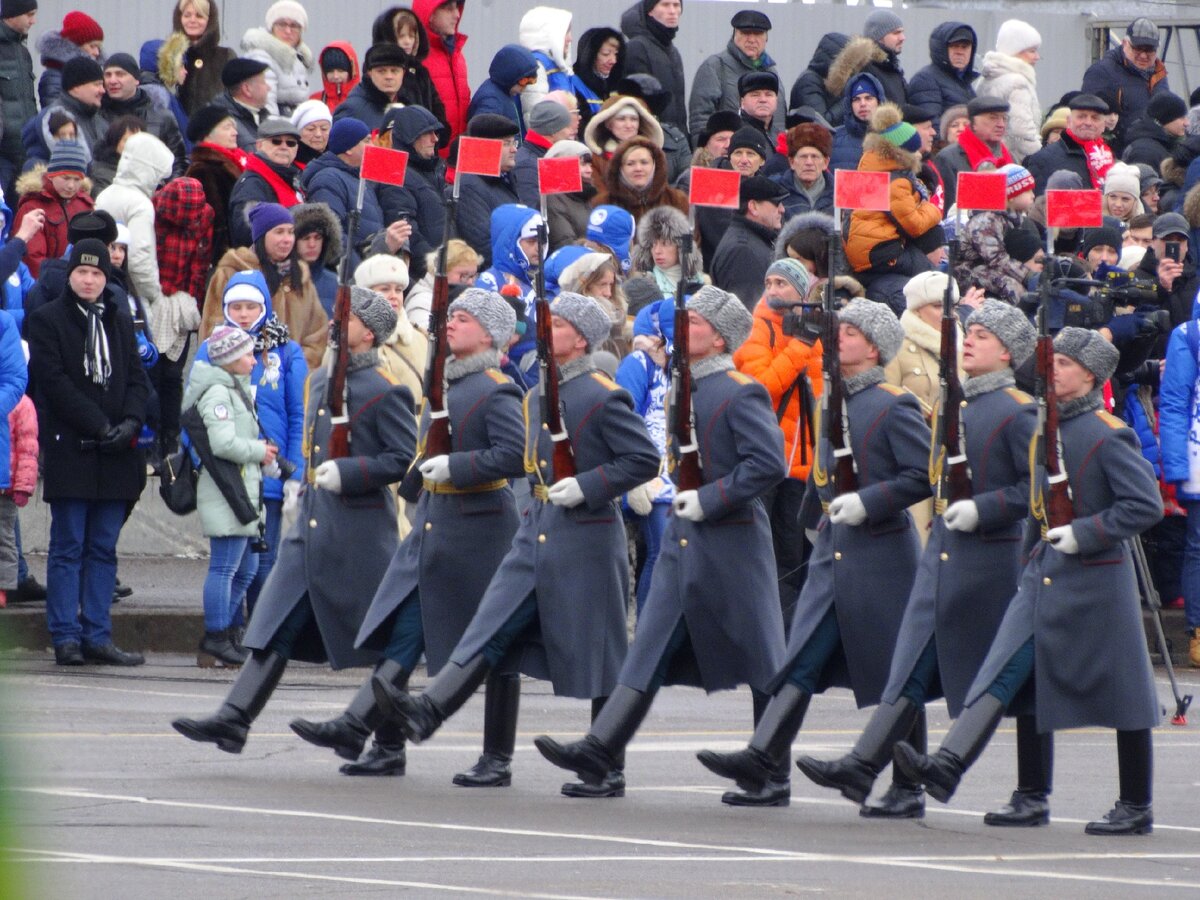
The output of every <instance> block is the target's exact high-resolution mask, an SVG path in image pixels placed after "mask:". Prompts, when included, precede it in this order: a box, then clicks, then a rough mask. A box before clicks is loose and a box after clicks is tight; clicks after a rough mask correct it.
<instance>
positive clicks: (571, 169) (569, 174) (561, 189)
mask: <svg viewBox="0 0 1200 900" xmlns="http://www.w3.org/2000/svg"><path fill="white" fill-rule="evenodd" d="M537 167H538V193H540V194H575V193H578V192H579V191H582V190H583V172H582V171H581V170H580V168H579V157H578V156H564V157H560V158H559V159H539V160H538V161H537Z"/></svg>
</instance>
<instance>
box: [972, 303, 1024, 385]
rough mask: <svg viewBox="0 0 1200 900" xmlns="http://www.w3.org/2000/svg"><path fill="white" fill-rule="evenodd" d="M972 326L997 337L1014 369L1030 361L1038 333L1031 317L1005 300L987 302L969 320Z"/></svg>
mask: <svg viewBox="0 0 1200 900" xmlns="http://www.w3.org/2000/svg"><path fill="white" fill-rule="evenodd" d="M972 325H978V326H979V327H981V328H986V329H987V330H988V331H990V332H991V333H992V334H994V335H995V336H996V338H997V339H998V340H999V341H1000V343H1002V344H1003V345H1004V347H1005V349H1006V350H1008V354H1009V356H1011V357H1012V367H1013V368H1014V369H1016V368H1019V367H1020V366H1021V364H1022V363H1023V362H1025V360H1027V359H1029V354H1031V353H1032V352H1033V348H1034V346H1035V345H1036V344H1037V332H1036V331H1035V330H1034V328H1033V325H1031V324H1030V322H1029V317H1028V316H1026V315H1025V314H1024V313H1023V312H1021V311H1020V310H1019V309H1017V308H1016V307H1015V306H1013V305H1011V304H1009V303H1005V302H1004V301H1003V300H985V301H984V302H983V305H982V306H980V307H979V308H978V309H977V310H975V312H973V313H971V315H970V317H969V318H968V319H967V327H968V328H970V327H971V326H972Z"/></svg>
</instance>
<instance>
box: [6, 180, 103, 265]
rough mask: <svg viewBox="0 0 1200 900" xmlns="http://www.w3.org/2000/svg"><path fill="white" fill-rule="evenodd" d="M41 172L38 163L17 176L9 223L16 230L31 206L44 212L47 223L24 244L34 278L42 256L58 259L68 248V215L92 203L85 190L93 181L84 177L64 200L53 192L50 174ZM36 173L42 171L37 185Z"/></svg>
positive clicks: (87, 207) (69, 218) (86, 209)
mask: <svg viewBox="0 0 1200 900" xmlns="http://www.w3.org/2000/svg"><path fill="white" fill-rule="evenodd" d="M44 172H45V169H44V167H39V168H38V169H35V170H33V171H30V172H26V173H25V174H24V175H22V176H21V177H20V179H18V181H17V190H18V191H19V192H20V193H21V202H20V204H19V205H18V206H17V212H16V215H14V216H13V224H12V233H13V234H16V233H17V229H18V228H20V227H21V220H22V219H24V218H25V214H26V213H28V212H29V211H31V210H34V209H40V210H43V211H44V212H45V213H46V227H45V228H43V229H42V230H41V231H40V232H38V233H37V234H35V235H34V236H33V237H31V238H30V239H29V243H28V244H26V245H25V256H24V257H23V258H24V260H25V265H27V266H29V274H30V275H32V276H33V277H34V278H37V277H38V270H39V269H41V267H42V260H44V259H58V258H59V257H60V256H62V255H63V254H64V253H66V252H67V245H68V243H69V242H68V240H67V225H68V224H69V223H70V221H71V217H72V216H74V215H76V214H77V213H81V212H87V211H88V210H90V209H92V207H94V206H95V203H94V202H93V201H92V196H91V194H89V193H88V191H89V190H91V185H92V183H91V182H90V181H89V180H88V179H86V178H85V179H84V181H83V184H82V185H81V186H80V188H79V193H78V194H76V195H75V196H74V197H72V198H71V199H70V200H67V201H66V202H63V200H62V198H61V197H59V196H58V194H56V193H55V192H54V187H53V185H51V184H50V176H49V175H46V174H44ZM39 174H41V183H40V186H39V185H38V181H37V178H38V175H39Z"/></svg>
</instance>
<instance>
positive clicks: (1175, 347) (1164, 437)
mask: <svg viewBox="0 0 1200 900" xmlns="http://www.w3.org/2000/svg"><path fill="white" fill-rule="evenodd" d="M1197 319H1200V301H1197V302H1195V303H1194V304H1193V306H1192V320H1191V321H1190V322H1184V323H1183V324H1182V325H1178V326H1176V327H1175V330H1174V331H1172V332H1171V337H1170V338H1169V339H1168V341H1167V354H1166V367H1165V368H1164V370H1163V375H1162V381H1161V383H1160V384H1159V388H1158V437H1159V442H1160V443H1161V444H1162V477H1163V480H1164V481H1166V482H1168V483H1174V484H1175V485H1176V486H1177V488H1178V491H1177V494H1176V496H1177V497H1178V498H1179V499H1180V500H1181V501H1182V500H1200V493H1188V492H1185V491H1184V490H1183V489H1182V487H1181V485H1182V483H1183V482H1185V481H1188V480H1189V479H1190V478H1191V471H1190V470H1191V465H1190V463H1189V461H1188V444H1189V437H1188V435H1189V432H1190V431H1191V430H1192V428H1194V427H1200V423H1197V422H1193V421H1192V402H1193V398H1194V397H1195V393H1196V378H1197V376H1198V375H1200V366H1198V365H1197V362H1196V356H1197V349H1196V348H1200V321H1197ZM1189 331H1190V332H1192V334H1193V337H1192V339H1191V340H1189V338H1188V333H1189Z"/></svg>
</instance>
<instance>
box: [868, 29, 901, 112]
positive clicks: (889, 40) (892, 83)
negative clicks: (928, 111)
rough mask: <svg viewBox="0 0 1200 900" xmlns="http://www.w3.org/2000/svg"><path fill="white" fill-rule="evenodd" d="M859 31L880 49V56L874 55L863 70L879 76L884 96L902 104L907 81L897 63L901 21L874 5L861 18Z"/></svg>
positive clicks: (898, 62)
mask: <svg viewBox="0 0 1200 900" xmlns="http://www.w3.org/2000/svg"><path fill="white" fill-rule="evenodd" d="M862 33H863V37H867V38H870V39H871V40H873V41H874V42H875V43H876V44H877V45H878V47H879V49H880V50H882V51H883V59H879V58H878V57H876V58H875V59H873V60H872V61H871V63H870V64H869V65H868V66H867V67H866V69H865V70H864V71H867V72H870V73H871V74H872V75H874V76H875V77H876V78H878V79H879V81H880V83H882V84H883V90H884V92H885V93H886V94H887V99H888V100H890V101H891V102H892V103H896V104H898V105H900V106H903V105H904V104H905V103H907V102H908V82H907V81H906V80H905V78H904V67H903V66H901V65H900V51H901V49H902V48H903V47H904V21H903V20H902V19H901V18H900V17H899V16H898V15H896V14H895V13H894V12H892V11H891V10H890V9H877V10H875V11H874V12H872V13H871V14H870V15H869V16H867V19H866V21H865V22H863V29H862Z"/></svg>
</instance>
